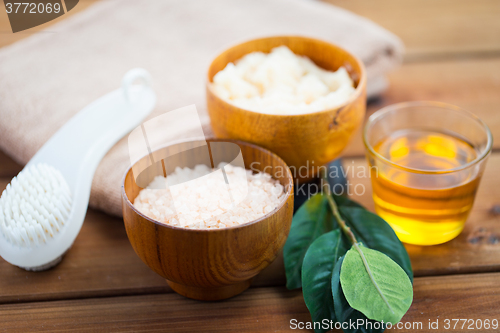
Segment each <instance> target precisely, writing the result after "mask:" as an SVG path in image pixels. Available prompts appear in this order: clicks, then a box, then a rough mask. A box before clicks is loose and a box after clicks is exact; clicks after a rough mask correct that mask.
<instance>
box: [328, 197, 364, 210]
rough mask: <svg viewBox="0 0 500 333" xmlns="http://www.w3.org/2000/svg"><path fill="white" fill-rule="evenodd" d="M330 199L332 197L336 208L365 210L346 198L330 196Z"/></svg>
mask: <svg viewBox="0 0 500 333" xmlns="http://www.w3.org/2000/svg"><path fill="white" fill-rule="evenodd" d="M332 197H333V200H335V203H336V204H337V206H338V207H340V206H345V207H357V208H363V209H366V208H365V207H363V206H361V205H360V204H359V203H357V202H356V201H353V200H351V199H349V198H348V197H346V196H343V195H342V196H340V195H335V194H332Z"/></svg>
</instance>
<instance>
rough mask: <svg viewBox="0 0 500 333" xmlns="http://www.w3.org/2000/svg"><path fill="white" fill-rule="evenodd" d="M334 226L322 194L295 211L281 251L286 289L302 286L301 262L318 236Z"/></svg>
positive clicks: (334, 222)
mask: <svg viewBox="0 0 500 333" xmlns="http://www.w3.org/2000/svg"><path fill="white" fill-rule="evenodd" d="M336 226H337V222H336V221H335V219H334V218H333V215H332V212H331V211H330V207H329V206H328V200H327V198H326V197H325V196H324V195H322V194H316V195H314V196H312V197H311V198H310V199H309V200H307V201H306V202H305V203H304V204H303V205H302V206H301V207H300V208H299V210H297V212H296V213H295V216H294V217H293V220H292V226H291V228H290V233H289V234H288V240H287V242H286V244H285V247H284V249H283V256H284V261H285V272H286V287H287V288H288V289H297V288H300V287H301V286H302V284H301V273H302V262H303V260H304V256H305V255H306V252H307V249H308V248H309V246H310V245H311V244H312V243H313V242H314V241H315V240H316V239H317V238H318V237H319V236H321V235H323V234H324V233H327V232H329V231H331V230H333V229H334V228H335V227H336Z"/></svg>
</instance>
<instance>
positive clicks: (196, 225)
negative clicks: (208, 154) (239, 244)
mask: <svg viewBox="0 0 500 333" xmlns="http://www.w3.org/2000/svg"><path fill="white" fill-rule="evenodd" d="M220 168H221V166H219V169H218V170H214V171H213V172H212V170H211V169H210V168H209V167H208V166H206V165H202V164H200V165H197V166H196V167H195V168H194V169H190V168H179V167H177V168H176V169H175V171H174V172H173V173H172V174H170V175H168V177H167V178H165V177H163V176H157V177H155V179H154V180H153V181H152V182H151V183H150V184H149V185H148V187H147V188H145V189H143V190H141V191H140V192H139V195H138V196H137V197H136V199H135V201H134V206H135V207H136V208H137V209H138V210H139V211H140V212H141V213H143V214H144V215H146V216H148V217H150V218H151V219H154V220H156V221H159V222H162V223H165V224H168V225H171V226H176V227H184V228H193V229H214V228H226V227H231V226H237V225H241V224H244V223H248V222H251V221H254V220H256V219H258V218H260V217H262V216H264V215H266V214H267V213H270V212H271V211H273V210H274V209H275V208H276V207H277V206H278V205H279V204H280V203H281V202H282V201H283V200H284V199H285V198H286V194H285V192H284V188H283V186H282V185H281V184H280V183H279V181H277V180H275V179H273V178H272V177H271V175H270V174H268V173H265V172H264V173H263V172H261V173H255V174H254V173H252V171H250V170H245V169H244V168H241V167H235V166H232V165H230V164H226V165H225V166H224V170H225V172H226V175H227V178H228V183H229V186H228V185H227V184H226V183H225V181H224V178H223V174H222V171H221V169H220Z"/></svg>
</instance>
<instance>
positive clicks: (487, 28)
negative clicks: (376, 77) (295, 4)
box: [326, 0, 500, 61]
mask: <svg viewBox="0 0 500 333" xmlns="http://www.w3.org/2000/svg"><path fill="white" fill-rule="evenodd" d="M326 1H327V2H329V3H331V4H334V5H337V6H339V7H342V8H345V9H347V10H350V11H352V12H354V13H356V14H359V15H361V16H364V17H367V18H369V19H371V20H373V21H374V22H376V23H378V24H380V25H381V26H382V27H384V28H386V29H388V30H389V31H392V32H393V33H395V34H396V35H398V36H399V37H400V38H401V39H402V40H403V42H404V43H405V45H406V50H407V54H406V60H412V61H415V60H422V59H428V58H430V57H434V58H435V57H448V56H463V55H464V54H465V55H481V54H498V53H499V52H500V20H499V19H498V17H499V16H500V2H499V1H497V0H474V1H470V0H406V1H400V0H372V1H364V0H326Z"/></svg>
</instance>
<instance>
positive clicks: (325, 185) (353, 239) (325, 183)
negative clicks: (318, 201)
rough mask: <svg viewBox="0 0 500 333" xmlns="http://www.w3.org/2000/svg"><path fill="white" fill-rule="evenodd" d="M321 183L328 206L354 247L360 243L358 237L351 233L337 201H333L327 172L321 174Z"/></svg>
mask: <svg viewBox="0 0 500 333" xmlns="http://www.w3.org/2000/svg"><path fill="white" fill-rule="evenodd" d="M321 182H322V183H323V184H322V187H323V191H325V193H326V197H327V199H328V204H329V205H330V209H331V210H332V213H333V216H334V217H335V219H336V220H337V223H338V224H339V226H340V228H341V229H342V232H343V233H344V234H345V235H346V236H347V238H349V240H350V241H351V243H352V245H355V244H356V243H358V241H357V240H356V236H354V233H353V232H352V231H351V228H349V227H348V226H347V224H346V223H345V221H344V220H343V219H342V217H341V216H340V213H339V209H338V207H337V204H336V203H335V200H333V198H332V195H331V192H330V186H329V184H328V179H327V178H326V172H324V171H323V172H322V173H321Z"/></svg>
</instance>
